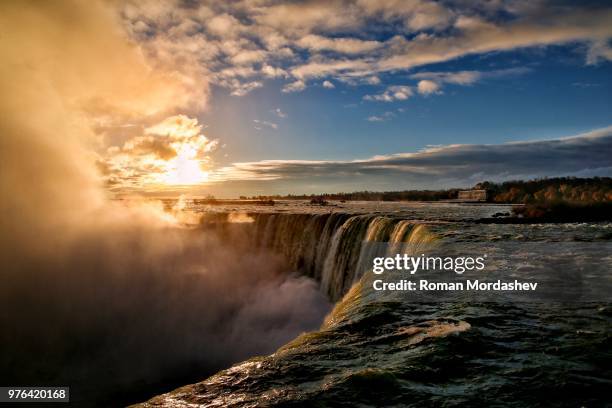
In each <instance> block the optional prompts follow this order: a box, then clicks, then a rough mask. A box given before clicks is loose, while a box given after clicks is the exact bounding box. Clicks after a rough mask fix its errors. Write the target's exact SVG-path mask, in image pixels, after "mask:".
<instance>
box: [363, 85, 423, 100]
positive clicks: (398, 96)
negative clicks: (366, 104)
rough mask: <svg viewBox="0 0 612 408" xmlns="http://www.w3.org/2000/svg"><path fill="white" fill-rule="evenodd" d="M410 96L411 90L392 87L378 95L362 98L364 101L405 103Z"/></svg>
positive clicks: (400, 86) (402, 87) (399, 86)
mask: <svg viewBox="0 0 612 408" xmlns="http://www.w3.org/2000/svg"><path fill="white" fill-rule="evenodd" d="M411 96H412V88H410V87H409V86H405V85H393V86H389V87H387V89H386V90H385V91H384V92H383V93H380V94H376V95H365V96H364V97H363V99H364V100H366V101H376V102H394V101H405V100H406V99H408V98H410V97H411Z"/></svg>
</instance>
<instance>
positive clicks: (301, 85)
mask: <svg viewBox="0 0 612 408" xmlns="http://www.w3.org/2000/svg"><path fill="white" fill-rule="evenodd" d="M304 89H306V83H305V82H304V81H302V80H301V79H298V80H297V81H295V82H291V83H290V84H287V85H285V86H284V87H283V92H285V93H290V92H300V91H303V90H304Z"/></svg>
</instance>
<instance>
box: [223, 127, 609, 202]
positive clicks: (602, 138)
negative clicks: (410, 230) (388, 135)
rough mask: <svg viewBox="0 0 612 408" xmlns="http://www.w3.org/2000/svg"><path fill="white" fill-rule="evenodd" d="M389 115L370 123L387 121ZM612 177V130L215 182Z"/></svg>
mask: <svg viewBox="0 0 612 408" xmlns="http://www.w3.org/2000/svg"><path fill="white" fill-rule="evenodd" d="M385 119H386V117H385V115H380V116H372V117H370V118H368V120H370V121H382V120H385ZM576 174H580V175H584V176H587V175H588V176H595V175H599V176H612V127H608V128H604V129H600V130H596V131H593V132H589V133H585V134H581V135H578V136H574V137H568V138H563V139H555V140H541V141H527V142H513V143H505V144H499V145H448V146H439V147H430V148H427V149H424V150H422V151H419V152H416V153H398V154H393V155H386V156H376V157H373V158H370V159H366V160H352V161H296V160H265V161H260V162H249V163H235V164H233V165H232V166H231V167H226V168H224V169H221V170H220V171H219V172H217V173H216V174H215V175H213V176H211V177H212V179H216V180H226V181H228V180H233V181H240V180H242V181H249V180H250V181H262V180H266V181H268V182H269V183H270V184H274V183H276V184H277V185H281V184H282V183H283V182H287V183H290V185H291V186H292V188H293V190H294V191H297V190H300V189H301V190H303V191H306V190H307V189H309V188H311V187H312V186H315V188H316V189H320V190H321V191H333V189H334V188H338V187H337V185H344V186H345V187H344V188H343V190H342V191H346V189H347V188H350V189H355V190H358V189H363V186H366V185H367V186H370V187H369V188H391V189H401V188H434V187H451V186H471V185H473V184H475V183H477V182H479V181H483V180H508V179H530V178H534V177H546V176H551V177H552V176H563V175H576Z"/></svg>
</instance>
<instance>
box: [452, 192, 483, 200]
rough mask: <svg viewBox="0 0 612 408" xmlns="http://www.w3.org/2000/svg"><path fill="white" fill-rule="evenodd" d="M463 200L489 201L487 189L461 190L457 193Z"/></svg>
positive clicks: (459, 198) (458, 197)
mask: <svg viewBox="0 0 612 408" xmlns="http://www.w3.org/2000/svg"><path fill="white" fill-rule="evenodd" d="M457 199H458V200H461V201H477V202H484V201H487V190H461V191H459V193H458V195H457Z"/></svg>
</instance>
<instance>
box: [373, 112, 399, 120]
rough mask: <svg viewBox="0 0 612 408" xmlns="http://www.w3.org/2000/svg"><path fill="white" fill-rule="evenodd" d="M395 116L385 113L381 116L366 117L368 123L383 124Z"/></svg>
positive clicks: (391, 113)
mask: <svg viewBox="0 0 612 408" xmlns="http://www.w3.org/2000/svg"><path fill="white" fill-rule="evenodd" d="M394 116H395V113H393V112H391V111H387V112H384V113H382V114H381V115H372V116H368V117H367V119H366V120H367V121H368V122H385V121H387V120H389V119H391V118H393V117H394Z"/></svg>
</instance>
